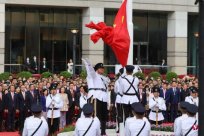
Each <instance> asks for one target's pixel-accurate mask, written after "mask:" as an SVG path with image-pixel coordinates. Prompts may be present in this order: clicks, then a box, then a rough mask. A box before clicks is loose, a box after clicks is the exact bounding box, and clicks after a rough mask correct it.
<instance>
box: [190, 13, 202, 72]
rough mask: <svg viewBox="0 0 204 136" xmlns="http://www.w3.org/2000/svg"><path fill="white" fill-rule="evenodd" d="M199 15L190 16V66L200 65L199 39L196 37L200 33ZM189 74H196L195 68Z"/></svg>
mask: <svg viewBox="0 0 204 136" xmlns="http://www.w3.org/2000/svg"><path fill="white" fill-rule="evenodd" d="M198 23H199V17H198V15H195V14H194V15H189V16H188V66H196V65H197V63H198V56H196V54H198V38H196V37H195V36H194V34H195V33H198ZM188 73H190V74H196V69H195V68H189V69H188Z"/></svg>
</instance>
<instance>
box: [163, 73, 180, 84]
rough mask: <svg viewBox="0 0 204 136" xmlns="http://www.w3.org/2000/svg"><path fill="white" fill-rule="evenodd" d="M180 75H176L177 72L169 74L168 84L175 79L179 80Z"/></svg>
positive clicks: (167, 76)
mask: <svg viewBox="0 0 204 136" xmlns="http://www.w3.org/2000/svg"><path fill="white" fill-rule="evenodd" d="M177 77H178V75H177V74H176V73H175V72H168V73H167V74H166V80H167V81H168V82H171V81H172V79H173V78H176V79H177Z"/></svg>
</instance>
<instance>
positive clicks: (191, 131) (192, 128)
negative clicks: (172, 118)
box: [178, 104, 198, 136]
mask: <svg viewBox="0 0 204 136" xmlns="http://www.w3.org/2000/svg"><path fill="white" fill-rule="evenodd" d="M186 110H187V115H188V117H187V118H186V119H185V120H182V123H181V129H180V130H178V131H181V135H182V136H198V120H197V119H196V117H195V115H196V113H197V112H198V107H197V106H196V105H194V104H189V105H188V106H187V108H186Z"/></svg>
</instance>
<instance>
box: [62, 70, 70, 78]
mask: <svg viewBox="0 0 204 136" xmlns="http://www.w3.org/2000/svg"><path fill="white" fill-rule="evenodd" d="M60 76H63V77H64V78H70V77H71V76H72V74H71V73H69V72H68V71H62V72H60Z"/></svg>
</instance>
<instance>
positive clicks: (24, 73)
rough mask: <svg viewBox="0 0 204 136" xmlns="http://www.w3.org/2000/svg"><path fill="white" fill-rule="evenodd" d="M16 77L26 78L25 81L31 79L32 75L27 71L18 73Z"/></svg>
mask: <svg viewBox="0 0 204 136" xmlns="http://www.w3.org/2000/svg"><path fill="white" fill-rule="evenodd" d="M17 77H18V78H19V77H21V78H26V79H28V78H30V77H32V73H30V72H28V71H22V72H20V73H18V74H17Z"/></svg>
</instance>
